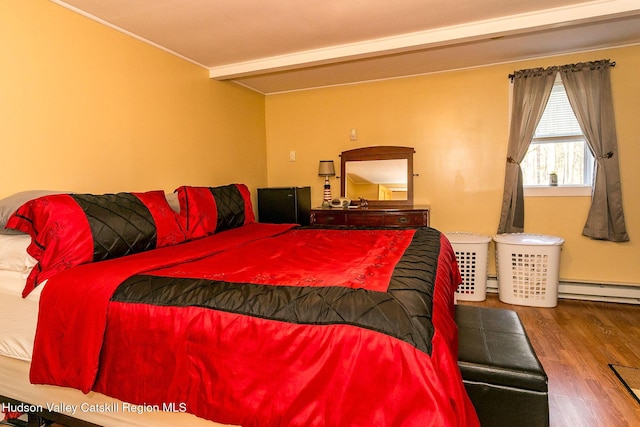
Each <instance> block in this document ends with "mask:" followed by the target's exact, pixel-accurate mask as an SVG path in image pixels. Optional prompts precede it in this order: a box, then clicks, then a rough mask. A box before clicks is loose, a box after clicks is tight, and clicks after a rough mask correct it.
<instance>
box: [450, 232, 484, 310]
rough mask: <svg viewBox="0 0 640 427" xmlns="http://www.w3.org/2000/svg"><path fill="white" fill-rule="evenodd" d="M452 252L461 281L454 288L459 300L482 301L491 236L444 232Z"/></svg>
mask: <svg viewBox="0 0 640 427" xmlns="http://www.w3.org/2000/svg"><path fill="white" fill-rule="evenodd" d="M445 236H447V239H449V242H451V246H452V247H453V250H454V252H455V253H456V261H457V263H458V269H459V270H460V275H461V276H462V283H460V285H459V286H458V289H457V290H456V298H457V299H458V300H461V301H484V300H485V299H487V264H488V261H489V242H490V241H491V237H489V236H483V235H482V234H475V233H462V232H447V233H445Z"/></svg>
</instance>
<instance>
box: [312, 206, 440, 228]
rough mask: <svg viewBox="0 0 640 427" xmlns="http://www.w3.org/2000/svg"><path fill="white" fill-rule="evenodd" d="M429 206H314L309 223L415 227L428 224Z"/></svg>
mask: <svg viewBox="0 0 640 427" xmlns="http://www.w3.org/2000/svg"><path fill="white" fill-rule="evenodd" d="M429 210H430V207H429V206H407V207H399V208H356V209H340V208H314V209H311V211H310V223H311V225H348V226H359V225H373V226H387V227H415V226H428V225H429Z"/></svg>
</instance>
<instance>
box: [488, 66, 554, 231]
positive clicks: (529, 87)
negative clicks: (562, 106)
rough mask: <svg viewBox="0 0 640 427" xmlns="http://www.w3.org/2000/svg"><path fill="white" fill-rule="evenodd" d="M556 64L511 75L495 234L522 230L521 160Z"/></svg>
mask: <svg viewBox="0 0 640 427" xmlns="http://www.w3.org/2000/svg"><path fill="white" fill-rule="evenodd" d="M557 72H558V68H557V67H551V68H547V69H543V68H535V69H530V70H520V71H516V72H515V73H514V75H513V102H512V112H511V126H510V129H509V146H508V149H507V167H506V172H505V178H504V193H503V196H502V210H501V213H500V224H499V226H498V233H519V232H522V231H524V188H523V180H522V169H521V168H520V162H521V161H522V159H524V156H525V155H526V154H527V149H528V148H529V145H530V144H531V139H532V138H533V134H534V132H535V131H536V127H537V126H538V122H539V121H540V118H541V117H542V113H544V109H545V107H546V105H547V101H548V100H549V96H550V95H551V89H552V88H553V83H554V80H555V78H556V74H557Z"/></svg>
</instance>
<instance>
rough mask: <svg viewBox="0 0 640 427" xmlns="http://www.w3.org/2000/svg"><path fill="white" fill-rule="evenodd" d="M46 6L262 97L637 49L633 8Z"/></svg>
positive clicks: (144, 1)
mask: <svg viewBox="0 0 640 427" xmlns="http://www.w3.org/2000/svg"><path fill="white" fill-rule="evenodd" d="M51 1H52V2H54V3H57V4H59V5H61V6H64V7H67V8H69V9H71V10H74V11H76V12H78V13H81V14H83V15H85V16H87V17H89V18H91V19H95V20H97V21H99V22H101V23H103V24H105V25H109V26H111V27H113V28H116V29H118V30H120V31H123V32H125V33H127V34H130V35H132V36H134V37H136V38H139V39H141V40H144V41H146V42H148V43H151V44H153V45H155V46H158V47H160V48H162V49H164V50H167V51H169V52H172V53H174V54H176V55H179V56H181V57H183V58H185V59H187V60H189V61H191V62H194V63H197V64H199V65H201V66H203V67H206V68H207V69H208V70H209V74H210V76H211V77H212V78H215V79H220V80H234V81H236V82H238V83H240V84H242V85H245V86H247V87H250V88H252V89H254V90H256V91H259V92H261V93H265V94H269V93H277V92H284V91H291V90H301V89H307V88H313V87H321V86H330V85H339V84H348V83H354V82H360V81H368V80H377V79H385V78H394V77H401V76H408V75H416V74H424V73H430V72H437V71H443V70H452V69H460V68H468V67H475V66H481V65H487V64H494V63H502V62H509V61H517V60H523V59H530V58H536V57H543V56H550V55H554V54H562V53H570V52H578V51H585V50H594V49H601V48H607V47H613V46H624V45H630V44H638V43H640V0H598V1H589V2H585V1H581V0H535V1H532V0H322V1H317V0H316V1H314V0H271V1H267V0H65V1H62V0H51ZM594 59H601V58H594ZM611 59H612V60H615V58H611Z"/></svg>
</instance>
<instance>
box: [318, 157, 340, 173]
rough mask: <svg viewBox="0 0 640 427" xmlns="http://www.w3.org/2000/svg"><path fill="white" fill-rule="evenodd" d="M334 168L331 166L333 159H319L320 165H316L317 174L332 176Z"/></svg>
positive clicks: (334, 171)
mask: <svg viewBox="0 0 640 427" xmlns="http://www.w3.org/2000/svg"><path fill="white" fill-rule="evenodd" d="M335 174H336V170H335V168H334V167H333V160H320V167H318V176H334V175H335Z"/></svg>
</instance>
